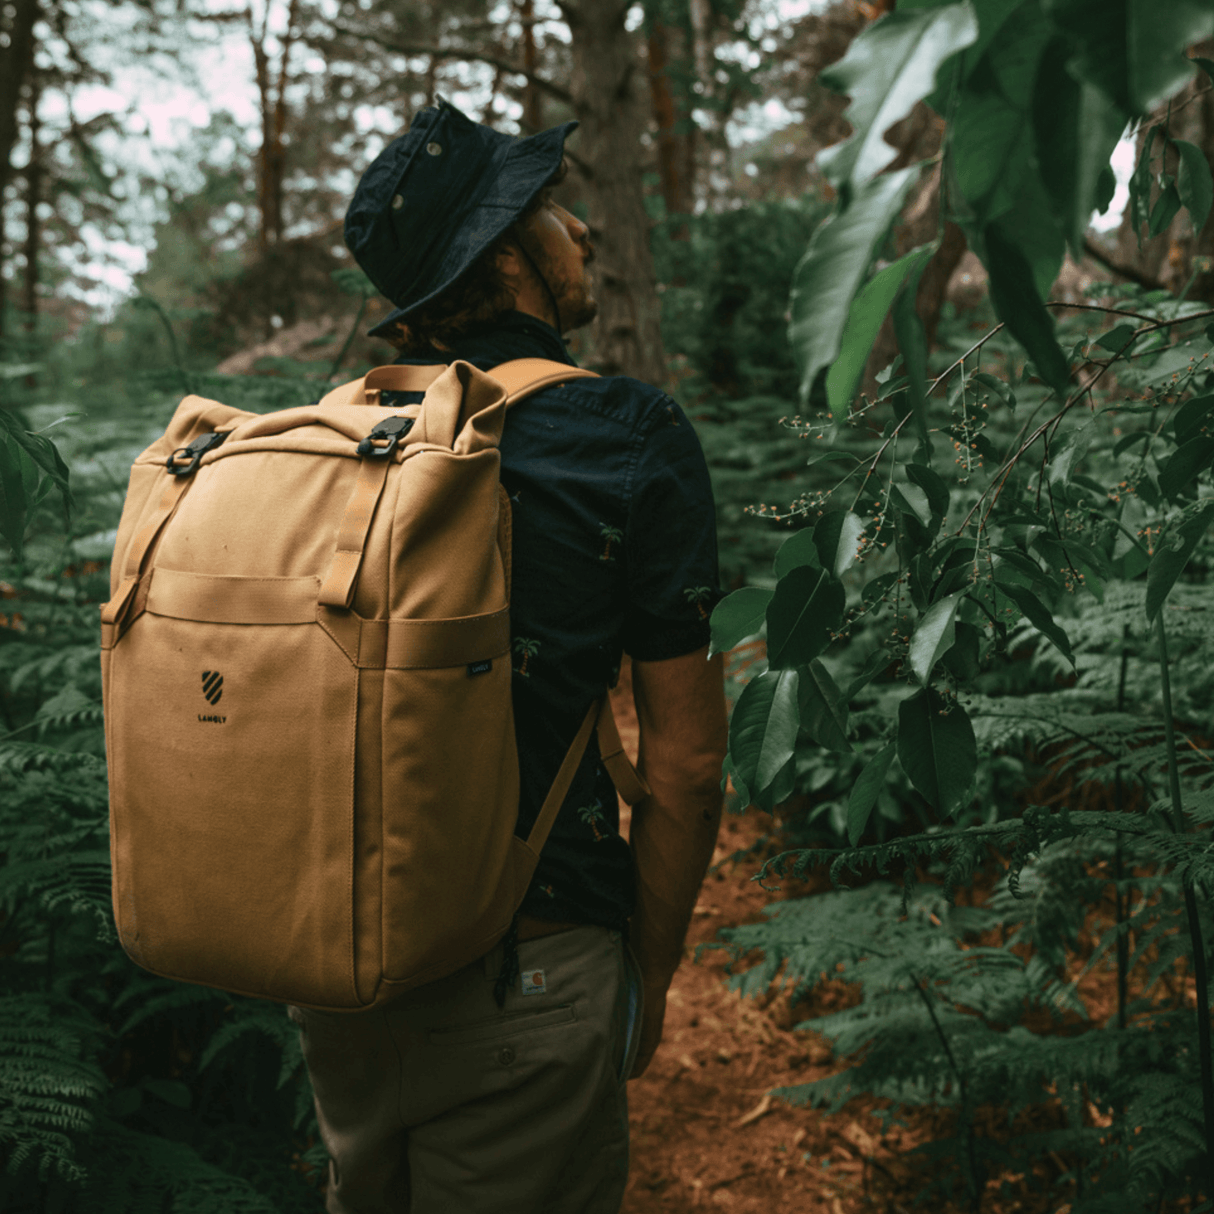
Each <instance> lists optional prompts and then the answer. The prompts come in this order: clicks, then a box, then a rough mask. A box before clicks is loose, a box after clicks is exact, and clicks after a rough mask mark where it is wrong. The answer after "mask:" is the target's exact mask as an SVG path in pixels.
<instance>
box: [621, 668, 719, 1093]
mask: <svg viewBox="0 0 1214 1214" xmlns="http://www.w3.org/2000/svg"><path fill="white" fill-rule="evenodd" d="M723 673H724V663H723V661H722V658H721V656H720V655H717V656H716V657H714V658H711V659H709V658H708V649H707V647H705V648H703V649H697V650H696V651H695V653H689V654H687V655H686V656H684V657H679V658H669V659H667V660H665V661H660V662H635V661H634V662H633V664H632V694H633V698H634V700H635V701H636V710H637V723H638V725H639V728H640V743H639V747H638V761H637V767H638V769H639V770H640V772H641V774H642V775H643V776H644V777H645V780H646V782H647V783H648V784H649V788H650V790H651V794H650V796H648V797H646V798H645V799H644V800H643V801H641V802H640V803H639V804H638V805H636V806H634V807H633V811H632V827H631V830H630V831H629V842H630V844H631V846H632V852H633V856H634V859H635V862H636V871H637V901H636V910H635V912H634V913H633V916H632V919H631V924H630V926H631V931H630V942H631V945H632V949H633V952H634V953H635V954H636V958H637V962H638V963H639V965H640V967H641V978H642V981H643V983H644V988H645V1018H644V1022H643V1024H642V1028H641V1041H640V1045H639V1047H638V1052H637V1060H636V1065H635V1066H634V1068H633V1072H632V1073H633V1076H634V1077H635V1076H637V1075H639V1074H641V1072H642V1071H643V1070H644V1069H645V1067H646V1066H647V1065H648V1063H649V1060H650V1059H651V1058H652V1057H653V1053H654V1050H656V1049H657V1046H658V1042H659V1041H660V1040H661V1035H662V1017H663V1015H664V1013H665V1007H666V991H667V989H668V988H669V986H670V980H671V978H672V977H673V976H674V972H675V970H676V969H677V968H678V966H679V962H680V960H682V956H683V942H684V939H685V938H686V935H687V926H688V924H689V923H690V922H691V914H692V911H693V910H694V909H695V904H696V899H697V897H698V896H699V892H700V885H701V883H702V882H703V880H704V874H705V872H706V871H707V869H708V865H709V864H710V863H711V861H712V854H713V850H714V848H715V846H716V840H717V829H718V827H719V826H720V822H721V760H722V759H723V758H724V755H725V746H726V735H727V726H726V715H725V691H724V682H723Z"/></svg>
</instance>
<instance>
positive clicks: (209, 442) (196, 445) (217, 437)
mask: <svg viewBox="0 0 1214 1214" xmlns="http://www.w3.org/2000/svg"><path fill="white" fill-rule="evenodd" d="M227 437H228V433H227V431H226V430H225V431H223V432H222V433H219V434H215V433H211V434H200V435H199V436H198V437H197V438H192V439H190V441H189V442H188V443H186V445H185V446H184V447H178V448H177V450H176V451H174V452H173V454H172V455H170V456H169V458H168V459H166V460H165V461H164V466H165V467H166V468H167V469H168V470H169V471H170V472H171V473H172V474H173V475H174V476H189V475H190V474H191V473H193V472H194V471H196V469H197V468H198V465H199V464H200V463H201V462H202V457H203V456H204V455H206V453H207V452H208V451H214V450H215V448H216V447H218V446H219V445H220V444H221V443H222V442H223V440H224V439H225V438H227ZM178 456H180V457H181V458H182V459H187V460H189V461H190V462H189V463H188V464H178V463H177V458H178Z"/></svg>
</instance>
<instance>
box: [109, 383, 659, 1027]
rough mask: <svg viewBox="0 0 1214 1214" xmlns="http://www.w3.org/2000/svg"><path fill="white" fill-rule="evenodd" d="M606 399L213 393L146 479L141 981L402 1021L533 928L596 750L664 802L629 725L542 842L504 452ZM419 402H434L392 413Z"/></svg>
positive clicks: (136, 877) (599, 718) (495, 392)
mask: <svg viewBox="0 0 1214 1214" xmlns="http://www.w3.org/2000/svg"><path fill="white" fill-rule="evenodd" d="M587 374H589V373H588V372H584V371H579V370H577V369H575V368H570V367H567V366H563V365H561V364H555V363H544V362H543V360H520V361H519V362H516V363H513V364H509V365H508V366H507V367H505V368H497V369H495V372H494V376H493V377H490V376H489V375H486V374H485V373H483V372H481V371H478V370H476V369H475V368H474V367H472V366H470V365H468V364H466V363H458V362H457V363H454V364H452V365H451V366H450V367H425V368H406V367H384V368H379V369H377V370H376V371H373V372H371V373H369V374H368V376H366V377H365V378H364V379H360V380H357V381H354V382H353V383H351V384H347V385H343V386H342V387H341V388H338V389H335V390H334V391H333V392H331V393H329V394H328V395H327V396H326V397H325V398H324V399H323V400H322V401H320V402H318V403H317V404H315V405H310V406H306V407H303V408H298V409H286V410H281V411H279V412H276V413H270V414H264V415H259V414H252V413H247V412H244V411H241V410H238V409H234V408H232V407H230V406H226V405H223V404H220V403H218V402H216V401H210V400H205V399H203V398H200V397H197V396H190V397H187V398H186V399H185V400H184V401H183V402H182V403H181V405H180V406H179V407H178V409H177V412H176V413H175V415H174V417H173V420H172V422H171V423H170V425H169V428H168V430H167V431H166V433H165V435H164V436H163V437H162V438H161V439H159V440H157V442H155V443H153V444H152V446H151V447H149V448H148V449H147V451H145V452H144V453H143V454H142V455H140V456H139V458H138V459H137V460H136V461H135V464H134V466H133V468H132V471H131V480H130V487H129V490H128V493H127V498H126V503H125V506H124V510H123V514H122V519H121V521H120V524H119V529H118V535H117V542H116V545H115V554H114V561H113V573H112V583H111V591H112V597H111V599H110V601H109V602H108V603H106V604H105V605H104V606H103V608H102V612H101V620H102V654H101V657H102V676H103V699H104V708H105V722H106V750H107V758H108V762H109V770H110V823H111V854H112V861H113V898H114V913H115V919H116V921H117V925H118V932H119V938H120V940H121V942H122V945H123V947H124V948H125V949H126V951H127V952H128V954H129V955H130V956H131V957H132V958H133V959H134V960H135V961H136V962H137V963H139V964H140V965H142V966H144V967H145V968H147V969H150V970H152V971H153V972H156V973H159V974H162V975H164V976H167V977H172V978H176V979H180V980H183V981H188V982H200V983H204V984H207V985H211V986H216V987H220V988H222V989H224V990H228V991H233V992H237V993H241V994H246V995H252V996H258V997H263V998H269V999H278V1000H282V1001H285V1002H290V1003H293V1004H298V1005H301V1006H308V1007H314V1008H327V1009H332V1010H338V1011H354V1010H357V1009H360V1008H366V1007H370V1006H375V1005H378V1004H381V1003H383V1002H385V1001H386V1000H388V999H390V998H392V997H394V996H395V995H397V994H399V993H400V992H402V991H406V990H409V989H412V988H414V987H417V986H419V985H423V984H425V983H428V982H433V981H435V980H436V979H439V978H442V977H444V976H445V975H447V974H450V973H453V972H454V971H456V970H458V969H459V968H461V967H462V966H464V965H466V964H467V963H469V962H470V961H472V960H473V959H475V958H477V957H480V956H482V955H483V954H484V953H485V952H486V951H487V950H488V949H489V948H491V947H492V946H493V944H494V943H495V942H496V941H497V940H499V939H500V938H501V937H502V936H503V934H504V933H505V932H506V931H507V929H508V928H509V925H510V923H511V921H512V918H513V915H514V913H515V910H516V908H517V907H518V905H519V902H520V901H521V899H522V897H523V895H524V892H525V891H526V888H527V884H528V882H529V880H530V878H531V874H532V872H533V871H534V868H535V863H536V859H537V855H538V851H539V849H540V848H541V847H542V846H543V842H544V839H545V838H546V835H547V830H548V829H549V828H550V827H551V822H552V820H553V819H554V818H555V815H556V812H557V810H559V808H560V802H561V801H562V800H563V796H564V791H563V789H564V788H567V787H568V779H569V777H570V776H571V774H572V770H573V769H574V768H576V765H577V761H578V759H579V758H580V755H581V752H582V750H584V748H585V745H586V742H587V740H588V738H589V736H590V734H591V732H592V731H594V730H595V729H596V728H597V730H598V734H599V745H600V749H601V751H602V754H603V759H604V763H605V765H606V766H607V767H608V768H609V770H611V771H612V774H613V778H615V779H616V780H617V783H618V785H619V787H620V791H621V795H624V796H625V797H626V798H628V797H630V798H632V799H633V800H636V799H639V797H640V796H642V795H643V793H644V787H643V785H642V784H640V783H639V782H638V780H637V777H636V775H635V772H634V771H632V769H631V765H630V764H629V763H628V761H627V759H626V757H625V756H624V755H623V751H622V748H621V747H620V745H619V741H618V735H617V734H616V733H615V729H614V723H613V722H612V721H611V715H610V708H609V707H607V706H606V701H605V700H603V701H602V702H600V703H598V704H592V705H589V706H588V710H587V714H586V717H585V719H584V721H583V723H582V728H581V729H580V730H579V733H578V736H577V738H576V739H575V742H574V746H573V747H572V748H571V750H570V754H569V755H568V756H567V760H566V763H565V764H564V765H563V766H562V770H561V772H560V773H558V776H557V779H556V781H555V783H554V785H553V789H552V792H551V794H550V797H549V801H548V802H546V804H545V807H544V812H542V813H541V815H540V818H539V820H537V822H536V825H535V827H534V828H533V830H532V831H531V832H530V834H529V835H528V837H527V838H526V839H521V838H518V837H516V836H515V834H514V828H515V823H516V820H517V799H518V759H517V753H516V750H515V739H514V729H513V717H512V712H511V692H510V681H511V670H510V663H509V659H508V652H509V648H510V626H509V590H510V510H509V503H508V500H507V499H506V498H505V495H504V492H503V490H502V488H501V485H500V483H499V477H498V473H499V463H500V456H499V452H498V448H497V444H498V440H499V439H500V436H501V432H502V425H503V421H504V418H505V414H506V409H507V408H508V406H509V405H510V404H512V403H514V402H515V401H517V400H520V399H522V398H523V397H524V396H526V395H527V394H529V393H530V392H531V391H535V390H537V389H538V388H539V387H542V386H545V385H546V384H549V383H554V382H561V380H563V379H567V378H574V377H577V376H579V375H587ZM411 388H424V389H425V390H426V391H425V397H424V399H423V401H422V403H421V404H420V405H411V406H406V407H404V408H385V407H383V406H381V405H380V403H379V400H380V392H381V391H383V390H388V389H393V390H408V389H411ZM393 419H395V420H393ZM400 419H405V421H403V422H402V421H401V420H400ZM389 421H392V424H393V425H394V426H395V427H396V429H397V431H398V434H397V436H396V438H395V439H393V438H391V437H383V438H375V439H372V438H371V435H372V431H373V429H376V428H378V427H381V426H382V425H383V423H387V422H389ZM406 426H407V427H409V428H408V429H407V433H406V432H403V431H404V429H405V427H406ZM377 432H378V431H377ZM385 433H386V432H385ZM206 435H222V436H223V439H222V442H221V443H220V444H219V445H214V444H215V442H216V440H215V439H210V440H207V439H205V436H206ZM191 443H193V446H190V444H191ZM208 443H209V444H210V445H209V446H208ZM177 473H183V474H182V475H178V474H177ZM575 752H576V753H575Z"/></svg>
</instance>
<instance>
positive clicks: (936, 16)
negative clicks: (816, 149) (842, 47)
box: [818, 3, 978, 192]
mask: <svg viewBox="0 0 1214 1214" xmlns="http://www.w3.org/2000/svg"><path fill="white" fill-rule="evenodd" d="M977 37H978V21H977V18H976V17H975V15H974V10H973V8H972V6H971V5H969V4H968V3H965V4H950V5H947V6H946V7H942V8H935V9H927V10H918V11H916V10H909V11H907V10H899V11H897V12H893V13H887V14H886V15H885V16H884V17H882V18H881V19H880V20H879V21H875V22H873V24H872V25H869V26H867V27H866V28H864V29H862V30H861V31H860V33H859V35H858V36H857V37H856V38H855V39H854V40H853V41H852V44H851V46H850V47H848V50H847V54H846V55H844V57H843V58H842V59H840V60H839V62H838V63H835V64H832V65H831V66H830V67H829V68H827V69H826V70H825V71H823V72H822V73H821V74H820V75H819V77H818V79H819V80H820V81H821V82H822V83H823V84H825V85H826V86H827V87H828V88H832V89H834V90H836V91H837V92H840V93H848V94H850V95H851V99H852V100H851V104H850V105H849V106H848V107H847V110H846V111H845V113H844V117H845V118H846V119H847V120H848V122H850V123H851V125H852V127H853V133H852V135H851V136H850V137H849V138H848V139H847V140H845V141H844V142H843V143H840V144H836V145H835V146H834V147H829V148H827V149H826V150H825V151H823V152H821V153H819V155H818V168H819V169H820V170H821V171H822V173H823V175H824V176H825V177H826V179H827V180H828V181H829V182H830V183H831V184H832V185H833V186H834V187H835V188H836V189H837V190H840V192H844V189H843V187H844V186H845V185H846V184H850V185H852V186H859V185H861V184H863V183H864V182H867V181H870V180H871V179H873V178H874V177H876V176H877V174H879V173H880V172H881V170H882V169H884V168H886V167H887V166H888V165H889V163H890V162H891V161H892V160H893V159H894V157H895V156H896V155H897V153H896V152H895V150H894V149H893V148H892V147H890V145H889V144H888V143H886V142H885V139H884V135H885V132H886V131H887V130H889V128H890V127H891V126H892V125H893V124H894V123H895V122H898V121H899V120H900V119H902V118H905V117H906V115H907V114H909V113H910V112H911V110H912V109H913V108H914V105H915V103H916V102H917V101H921V100H923V98H924V97H926V96H927V95H928V93H930V92H931V91H932V89H933V88H934V87H935V83H936V72H937V71H938V70H939V67H940V65H941V64H942V63H943V62H944V61H945V59H947V58H948V57H949V56H950V55H952V54H954V53H955V52H957V51H959V50H961V49H962V48H964V47H967V46H969V45H970V44H971V43H972V42H974V41H975V40H976V39H977Z"/></svg>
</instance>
